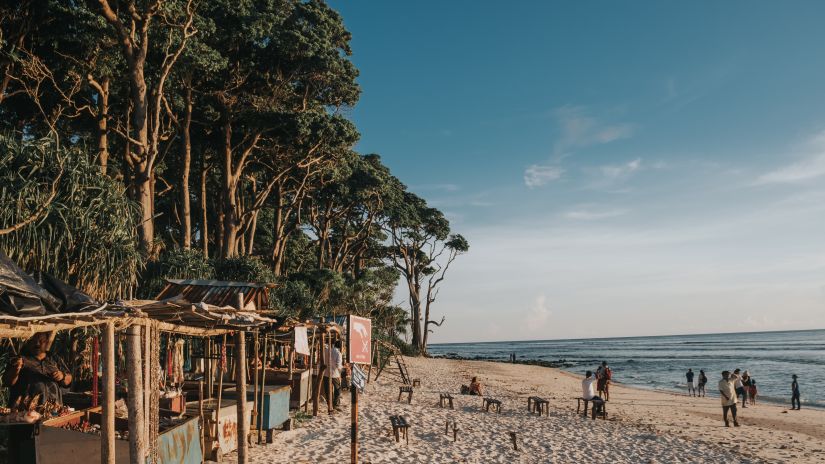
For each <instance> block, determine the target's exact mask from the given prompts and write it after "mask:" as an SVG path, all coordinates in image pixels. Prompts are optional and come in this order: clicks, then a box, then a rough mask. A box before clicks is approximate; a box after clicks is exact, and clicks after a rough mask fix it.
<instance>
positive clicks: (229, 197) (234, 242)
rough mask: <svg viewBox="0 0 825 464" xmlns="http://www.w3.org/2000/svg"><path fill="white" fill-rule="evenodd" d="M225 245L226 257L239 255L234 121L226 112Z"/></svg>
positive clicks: (224, 253)
mask: <svg viewBox="0 0 825 464" xmlns="http://www.w3.org/2000/svg"><path fill="white" fill-rule="evenodd" d="M223 142H224V145H223V246H222V248H223V249H222V253H223V257H224V258H232V257H234V256H237V255H238V222H239V221H238V214H237V211H238V209H237V208H238V195H237V188H238V180H237V178H236V176H235V173H234V169H232V123H231V122H230V120H229V115H228V114H226V113H225V114H224V122H223Z"/></svg>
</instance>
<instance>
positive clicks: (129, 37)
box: [98, 0, 195, 253]
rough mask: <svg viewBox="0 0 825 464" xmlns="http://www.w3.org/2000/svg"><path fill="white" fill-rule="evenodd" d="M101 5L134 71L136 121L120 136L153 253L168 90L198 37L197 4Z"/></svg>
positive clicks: (130, 1) (144, 240) (143, 234)
mask: <svg viewBox="0 0 825 464" xmlns="http://www.w3.org/2000/svg"><path fill="white" fill-rule="evenodd" d="M98 2H99V6H100V14H101V15H102V16H103V18H104V19H105V20H106V22H107V23H108V24H109V25H110V26H111V33H112V34H113V35H114V37H115V38H116V39H117V40H118V42H119V43H120V49H121V53H122V56H123V59H124V60H125V61H126V65H127V68H128V75H127V78H126V79H127V80H128V83H129V87H130V99H129V103H130V108H129V110H130V112H131V118H130V120H129V123H130V126H129V127H128V129H126V130H121V131H120V133H121V135H122V136H123V137H124V138H125V139H126V140H127V141H128V143H127V146H128V147H129V149H127V151H126V152H125V156H126V162H127V166H128V167H129V169H130V177H131V187H132V195H133V197H134V199H135V201H136V202H137V203H138V204H139V205H140V213H141V216H140V224H139V225H138V236H139V237H140V242H141V245H142V247H143V249H144V251H147V252H150V253H153V252H154V250H153V246H154V243H153V242H154V238H155V229H154V200H155V195H154V180H155V179H154V171H155V163H156V161H157V159H158V156H159V154H160V144H161V141H162V140H164V139H167V138H168V137H169V134H168V133H166V132H165V131H164V121H163V120H162V118H163V117H164V116H165V113H164V112H163V111H162V109H163V106H162V105H163V98H164V96H165V86H166V82H167V80H168V79H169V76H170V74H171V72H172V68H173V67H174V66H175V64H176V63H177V61H178V58H180V56H181V54H182V53H183V50H184V49H185V48H186V44H187V42H188V41H189V39H190V38H191V37H192V36H193V35H194V34H195V29H194V28H193V27H192V25H193V21H194V17H195V5H194V3H193V0H186V1H178V0H149V1H140V0H127V1H124V2H118V3H116V4H114V7H113V6H112V3H111V2H110V1H109V0H98ZM156 41H157V42H158V43H156ZM153 47H156V48H153ZM155 51H157V52H158V55H159V58H158V59H157V62H154V61H155V60H152V61H151V62H150V61H149V57H150V52H155Z"/></svg>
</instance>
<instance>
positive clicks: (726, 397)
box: [719, 371, 739, 427]
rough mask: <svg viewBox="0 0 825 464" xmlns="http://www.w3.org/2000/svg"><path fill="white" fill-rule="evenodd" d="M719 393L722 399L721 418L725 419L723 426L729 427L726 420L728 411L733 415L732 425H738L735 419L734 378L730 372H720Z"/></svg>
mask: <svg viewBox="0 0 825 464" xmlns="http://www.w3.org/2000/svg"><path fill="white" fill-rule="evenodd" d="M719 395H720V397H721V399H722V418H723V419H724V420H725V427H730V423H729V422H728V412H729V411H730V413H731V415H732V416H733V426H734V427H739V422H738V421H737V420H736V401H737V399H736V387H735V379H734V377H733V376H732V375H730V372H728V371H724V372H722V380H720V381H719Z"/></svg>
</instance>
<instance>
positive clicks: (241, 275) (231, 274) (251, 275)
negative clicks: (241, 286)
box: [214, 256, 276, 283]
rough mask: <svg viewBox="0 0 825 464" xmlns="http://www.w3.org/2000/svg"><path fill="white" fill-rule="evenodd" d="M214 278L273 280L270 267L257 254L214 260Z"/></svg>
mask: <svg viewBox="0 0 825 464" xmlns="http://www.w3.org/2000/svg"><path fill="white" fill-rule="evenodd" d="M214 267H215V279H217V280H231V281H238V282H264V283H272V282H275V280H276V277H275V274H274V273H273V272H272V268H271V267H269V266H267V264H266V263H264V262H263V260H261V258H259V257H257V256H239V257H236V258H224V259H217V260H215V261H214Z"/></svg>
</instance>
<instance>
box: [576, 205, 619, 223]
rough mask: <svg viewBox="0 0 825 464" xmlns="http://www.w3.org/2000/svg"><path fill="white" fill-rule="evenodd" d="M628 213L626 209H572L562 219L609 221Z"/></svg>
mask: <svg viewBox="0 0 825 464" xmlns="http://www.w3.org/2000/svg"><path fill="white" fill-rule="evenodd" d="M628 212H629V211H628V210H626V209H608V210H598V209H589V208H580V209H574V210H570V211H568V212H566V213H565V214H564V217H566V218H568V219H574V220H577V221H598V220H601V219H610V218H614V217H619V216H624V215H625V214H627V213H628Z"/></svg>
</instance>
